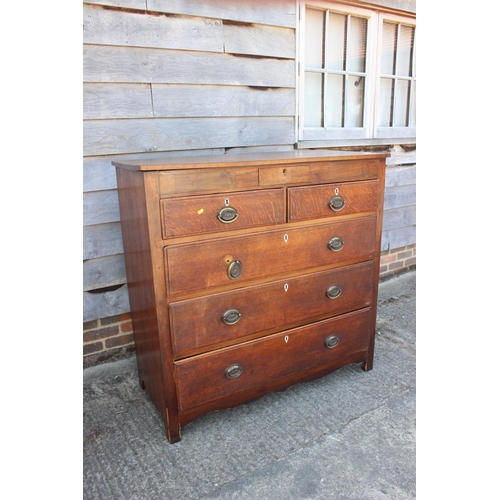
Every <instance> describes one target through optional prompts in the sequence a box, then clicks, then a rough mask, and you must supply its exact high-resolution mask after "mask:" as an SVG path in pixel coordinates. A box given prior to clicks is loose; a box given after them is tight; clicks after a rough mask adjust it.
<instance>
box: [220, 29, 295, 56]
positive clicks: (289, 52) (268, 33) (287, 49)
mask: <svg viewBox="0 0 500 500" xmlns="http://www.w3.org/2000/svg"><path fill="white" fill-rule="evenodd" d="M224 52H227V53H230V54H253V55H260V56H269V57H283V58H287V59H294V58H295V30H294V29H291V28H280V27H276V26H266V25H263V24H251V25H247V24H230V23H227V22H224Z"/></svg>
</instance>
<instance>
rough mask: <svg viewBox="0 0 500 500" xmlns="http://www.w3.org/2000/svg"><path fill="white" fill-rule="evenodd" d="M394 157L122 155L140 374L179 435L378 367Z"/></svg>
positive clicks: (173, 437) (172, 433) (169, 428)
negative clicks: (240, 408)
mask: <svg viewBox="0 0 500 500" xmlns="http://www.w3.org/2000/svg"><path fill="white" fill-rule="evenodd" d="M387 156H388V155H386V154H385V153H384V154H382V153H381V154H371V153H370V154H369V153H352V152H332V151H315V152H309V151H301V152H299V151H296V152H289V153H271V154H269V153H266V154H251V155H214V156H193V157H180V158H172V159H168V160H165V159H163V160H148V161H144V162H140V161H137V162H136V161H121V162H113V164H114V165H115V167H116V172H117V181H118V192H119V201H120V213H121V222H122V234H123V245H124V250H125V263H126V269H127V280H128V290H129V297H130V306H131V311H132V322H133V328H134V338H135V344H136V354H137V365H138V370H139V378H140V382H141V385H142V387H143V388H145V389H146V390H147V392H148V394H149V395H150V397H151V399H152V401H153V402H154V404H155V406H156V407H157V408H158V410H159V411H160V412H161V414H162V416H163V419H164V423H165V429H166V432H167V437H168V440H169V441H170V442H171V443H173V442H175V441H178V440H180V438H181V426H183V425H185V424H187V423H189V422H190V421H192V420H193V419H195V418H197V417H198V416H200V415H202V414H204V413H206V412H208V411H214V410H218V409H222V408H229V407H232V406H236V405H239V404H243V403H247V402H249V401H251V400H253V399H255V398H258V397H260V396H262V395H264V394H266V393H268V392H270V391H277V390H284V389H286V388H287V387H289V386H290V385H291V384H294V383H297V382H304V381H307V380H312V379H314V378H317V377H320V376H324V375H326V374H328V373H330V372H332V371H333V370H336V369H338V368H340V367H342V366H344V365H346V364H349V363H360V364H361V365H362V367H363V368H364V369H365V370H369V369H371V368H372V363H373V349H374V334H375V320H376V305H377V290H378V274H379V260H380V238H381V229H382V210H383V196H384V178H385V159H386V158H387Z"/></svg>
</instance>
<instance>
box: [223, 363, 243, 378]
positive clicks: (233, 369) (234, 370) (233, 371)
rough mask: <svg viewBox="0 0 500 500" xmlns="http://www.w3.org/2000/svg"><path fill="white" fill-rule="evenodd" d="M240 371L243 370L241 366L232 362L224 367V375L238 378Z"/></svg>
mask: <svg viewBox="0 0 500 500" xmlns="http://www.w3.org/2000/svg"><path fill="white" fill-rule="evenodd" d="M242 372H243V367H242V366H241V365H238V364H234V365H231V366H228V367H227V368H226V377H227V378H238V377H239V376H240V375H241V373H242Z"/></svg>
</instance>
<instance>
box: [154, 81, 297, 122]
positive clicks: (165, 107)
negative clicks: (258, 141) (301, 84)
mask: <svg viewBox="0 0 500 500" xmlns="http://www.w3.org/2000/svg"><path fill="white" fill-rule="evenodd" d="M152 87H153V102H154V114H155V116H156V117H202V116H294V115H295V90H294V89H287V88H273V87H271V88H268V87H262V88H261V87H246V86H245V87H239V86H230V85H220V86H218V85H161V84H153V86H152Z"/></svg>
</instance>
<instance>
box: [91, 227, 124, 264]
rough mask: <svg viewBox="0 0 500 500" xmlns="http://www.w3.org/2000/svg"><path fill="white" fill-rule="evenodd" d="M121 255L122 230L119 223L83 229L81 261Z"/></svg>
mask: <svg viewBox="0 0 500 500" xmlns="http://www.w3.org/2000/svg"><path fill="white" fill-rule="evenodd" d="M122 253H123V242H122V228H121V224H120V223H119V222H111V223H109V224H98V225H95V226H87V227H84V228H83V260H90V259H97V258H99V257H108V256H110V255H118V254H122Z"/></svg>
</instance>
